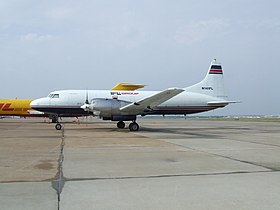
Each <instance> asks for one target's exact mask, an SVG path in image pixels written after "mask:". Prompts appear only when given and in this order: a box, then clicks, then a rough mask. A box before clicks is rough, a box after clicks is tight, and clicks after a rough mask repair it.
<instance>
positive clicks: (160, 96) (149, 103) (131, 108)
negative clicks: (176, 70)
mask: <svg viewBox="0 0 280 210" xmlns="http://www.w3.org/2000/svg"><path fill="white" fill-rule="evenodd" d="M183 91H184V90H183V89H180V88H168V89H166V90H164V91H161V92H159V93H156V94H154V95H152V96H149V97H147V98H144V99H142V100H140V101H137V102H135V103H131V104H128V105H126V106H124V107H122V108H120V110H121V111H123V112H129V113H130V114H140V113H143V112H145V111H148V110H152V109H153V108H154V107H156V106H158V105H160V104H162V103H163V102H165V101H167V100H169V99H171V98H173V97H174V96H176V95H178V94H180V93H182V92H183Z"/></svg>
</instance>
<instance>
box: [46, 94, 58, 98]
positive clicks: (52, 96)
mask: <svg viewBox="0 0 280 210" xmlns="http://www.w3.org/2000/svg"><path fill="white" fill-rule="evenodd" d="M48 97H49V98H59V94H50V95H48Z"/></svg>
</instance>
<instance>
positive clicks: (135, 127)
mask: <svg viewBox="0 0 280 210" xmlns="http://www.w3.org/2000/svg"><path fill="white" fill-rule="evenodd" d="M129 130H130V131H138V130H139V125H138V124H137V123H136V122H133V123H130V124H129Z"/></svg>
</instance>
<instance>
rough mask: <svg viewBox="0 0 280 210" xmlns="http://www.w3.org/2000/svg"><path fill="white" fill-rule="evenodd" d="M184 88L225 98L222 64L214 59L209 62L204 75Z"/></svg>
mask: <svg viewBox="0 0 280 210" xmlns="http://www.w3.org/2000/svg"><path fill="white" fill-rule="evenodd" d="M185 90H186V91H188V92H194V93H200V94H205V95H209V96H213V97H217V98H221V99H226V98H227V94H226V92H225V88H224V78H223V69H222V65H221V64H220V63H217V61H216V59H214V60H213V61H212V62H211V64H210V67H209V70H208V72H207V75H206V77H205V78H204V79H203V80H202V81H201V82H199V83H197V84H195V85H193V86H190V87H187V88H185Z"/></svg>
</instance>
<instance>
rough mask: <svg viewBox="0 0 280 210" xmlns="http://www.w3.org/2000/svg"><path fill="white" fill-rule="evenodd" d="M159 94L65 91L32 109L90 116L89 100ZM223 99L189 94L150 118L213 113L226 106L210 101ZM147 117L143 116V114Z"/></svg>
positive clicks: (132, 98)
mask: <svg viewBox="0 0 280 210" xmlns="http://www.w3.org/2000/svg"><path fill="white" fill-rule="evenodd" d="M156 93H158V91H113V90H62V91H54V92H52V93H50V94H49V96H48V97H45V98H40V99H37V100H34V101H33V102H32V104H31V106H32V108H34V109H36V110H39V111H43V112H47V113H57V114H67V113H68V114H74V113H77V114H83V113H84V114H87V113H86V112H84V111H83V110H82V109H81V108H80V107H81V106H82V105H83V104H84V103H85V101H86V98H87V97H88V99H89V102H90V101H91V100H92V99H99V98H102V99H115V100H121V101H126V102H130V103H132V102H133V103H134V102H137V101H139V100H141V99H143V98H146V97H149V96H152V95H154V94H156ZM219 100H221V99H219V98H216V97H212V96H209V95H205V94H200V93H193V92H188V91H187V90H186V91H184V92H182V93H180V94H179V95H177V96H175V97H173V98H171V99H169V100H168V101H166V102H164V103H162V104H160V105H159V106H157V107H156V108H155V109H153V111H151V112H148V113H145V115H146V114H192V113H198V112H203V111H209V110H213V109H216V108H219V107H223V106H209V105H208V104H207V103H208V102H209V101H219ZM139 114H143V113H139Z"/></svg>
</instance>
